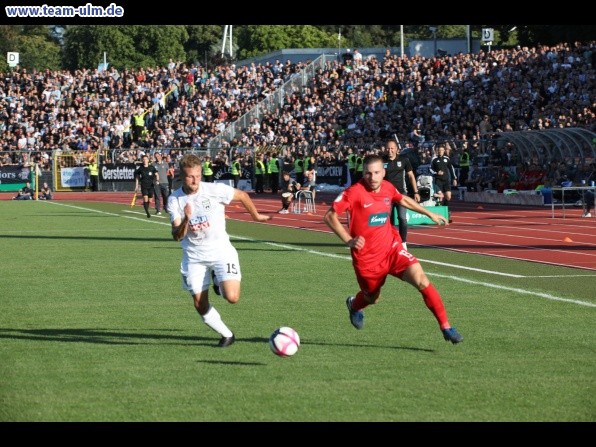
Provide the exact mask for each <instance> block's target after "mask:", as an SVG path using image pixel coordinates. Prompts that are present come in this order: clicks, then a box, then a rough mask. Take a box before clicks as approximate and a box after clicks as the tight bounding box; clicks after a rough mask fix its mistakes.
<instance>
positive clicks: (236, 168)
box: [230, 161, 240, 175]
mask: <svg viewBox="0 0 596 447" xmlns="http://www.w3.org/2000/svg"><path fill="white" fill-rule="evenodd" d="M230 173H231V174H232V175H240V163H238V162H237V161H235V162H234V163H232V169H230Z"/></svg>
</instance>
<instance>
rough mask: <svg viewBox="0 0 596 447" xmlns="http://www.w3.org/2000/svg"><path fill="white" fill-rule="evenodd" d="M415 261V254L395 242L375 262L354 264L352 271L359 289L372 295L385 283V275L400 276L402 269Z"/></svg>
mask: <svg viewBox="0 0 596 447" xmlns="http://www.w3.org/2000/svg"><path fill="white" fill-rule="evenodd" d="M417 262H418V259H416V256H414V255H413V254H412V253H410V252H408V251H406V250H404V248H403V247H402V245H401V243H400V244H396V245H395V247H393V248H392V249H391V251H390V252H389V253H388V254H387V256H386V257H385V258H383V259H379V260H378V261H377V262H376V263H375V264H367V265H356V264H354V271H355V272H356V279H357V280H358V285H359V286H360V290H362V291H363V292H364V293H365V294H367V295H374V294H375V293H376V292H378V291H379V290H381V287H383V285H384V284H385V280H386V279H387V275H391V276H395V277H397V278H401V275H402V273H403V272H404V270H406V269H407V268H408V267H409V266H411V265H413V264H416V263H417Z"/></svg>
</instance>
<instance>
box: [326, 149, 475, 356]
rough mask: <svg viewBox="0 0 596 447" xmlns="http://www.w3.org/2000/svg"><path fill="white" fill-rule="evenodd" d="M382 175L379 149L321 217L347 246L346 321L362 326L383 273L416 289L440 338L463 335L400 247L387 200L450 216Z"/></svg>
mask: <svg viewBox="0 0 596 447" xmlns="http://www.w3.org/2000/svg"><path fill="white" fill-rule="evenodd" d="M384 177H385V169H384V168H383V159H382V158H381V157H380V156H378V155H368V156H366V157H365V159H364V171H363V174H362V179H361V180H360V181H359V182H357V183H355V184H353V185H352V186H350V187H349V188H347V189H346V190H345V191H343V192H342V193H341V194H340V195H339V196H338V197H337V198H336V199H335V201H334V202H333V204H332V205H331V207H330V208H329V210H328V211H327V213H325V217H324V219H325V223H326V224H327V225H328V226H329V228H331V229H332V230H333V232H334V233H335V234H336V235H337V236H338V237H339V238H340V239H341V240H342V241H343V242H344V243H345V244H346V245H347V246H348V247H350V249H351V253H352V261H353V262H352V263H353V266H354V271H355V272H356V279H357V280H358V284H359V286H360V291H359V292H358V293H357V294H356V296H351V297H348V299H347V300H346V305H347V306H348V311H349V313H350V321H351V323H352V325H353V326H354V327H355V328H356V329H362V327H363V326H364V312H363V309H364V308H365V307H367V306H368V305H369V304H376V303H377V302H378V301H379V299H380V297H381V288H382V287H383V285H384V284H385V280H386V279H387V276H388V275H392V276H395V277H397V278H399V279H401V280H402V281H406V282H407V283H409V284H411V285H413V286H414V287H416V289H418V291H419V292H420V293H421V294H422V298H423V300H424V303H425V304H426V307H428V308H429V309H430V311H431V312H432V313H433V315H434V316H435V318H436V319H437V321H438V323H439V327H440V328H441V331H442V333H443V337H444V338H445V340H447V341H450V342H452V343H454V344H455V343H459V342H461V341H463V337H462V336H461V335H460V334H459V332H457V330H456V329H455V328H454V327H451V325H450V324H449V320H448V319H447V312H446V310H445V306H444V305H443V301H442V300H441V296H440V295H439V292H437V290H436V289H435V288H434V286H433V285H432V283H431V282H430V281H429V279H428V277H427V276H426V274H425V273H424V270H423V269H422V266H421V265H420V263H419V262H418V259H416V257H415V256H413V255H412V254H411V253H409V252H408V251H407V250H405V249H404V248H403V246H402V241H401V238H400V237H399V232H398V231H397V230H396V229H395V227H394V226H393V225H391V219H390V216H391V204H392V202H399V204H400V205H401V206H404V207H406V208H408V209H411V210H412V211H416V212H418V213H420V214H424V215H425V216H428V217H429V218H430V219H431V220H432V221H433V222H435V223H436V224H439V225H449V222H448V221H447V219H446V218H444V217H443V216H440V215H438V214H435V213H432V212H430V211H429V210H428V209H427V208H424V207H423V206H422V205H420V204H418V203H417V202H416V201H415V200H413V199H411V198H410V197H408V196H405V195H402V194H401V193H400V192H399V191H398V190H397V189H396V188H395V186H393V185H392V184H391V183H390V182H388V181H387V180H383V178H384ZM344 212H347V213H348V214H349V231H348V230H346V228H345V227H344V225H343V224H342V223H341V222H340V220H339V217H338V215H339V214H341V213H344Z"/></svg>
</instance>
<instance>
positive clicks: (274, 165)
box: [269, 156, 279, 174]
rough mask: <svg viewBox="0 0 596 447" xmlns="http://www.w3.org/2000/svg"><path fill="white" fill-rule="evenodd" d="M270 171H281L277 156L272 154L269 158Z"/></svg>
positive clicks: (273, 172) (275, 172) (271, 172)
mask: <svg viewBox="0 0 596 447" xmlns="http://www.w3.org/2000/svg"><path fill="white" fill-rule="evenodd" d="M269 173H270V174H277V173H279V168H278V167H277V157H276V156H272V157H271V159H270V160H269Z"/></svg>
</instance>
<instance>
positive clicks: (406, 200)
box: [400, 196, 449, 225]
mask: <svg viewBox="0 0 596 447" xmlns="http://www.w3.org/2000/svg"><path fill="white" fill-rule="evenodd" d="M400 205H402V206H405V207H406V208H408V209H410V210H412V211H416V212H417V213H420V214H424V215H425V216H428V217H429V218H430V219H431V220H432V221H433V222H434V223H436V224H437V225H441V224H442V225H449V220H448V219H446V218H445V217H443V216H440V215H439V214H436V213H433V212H431V211H429V209H428V208H425V207H423V206H422V205H420V204H419V203H418V202H416V201H415V200H413V199H412V198H410V197H408V196H403V198H402V199H401V202H400Z"/></svg>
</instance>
